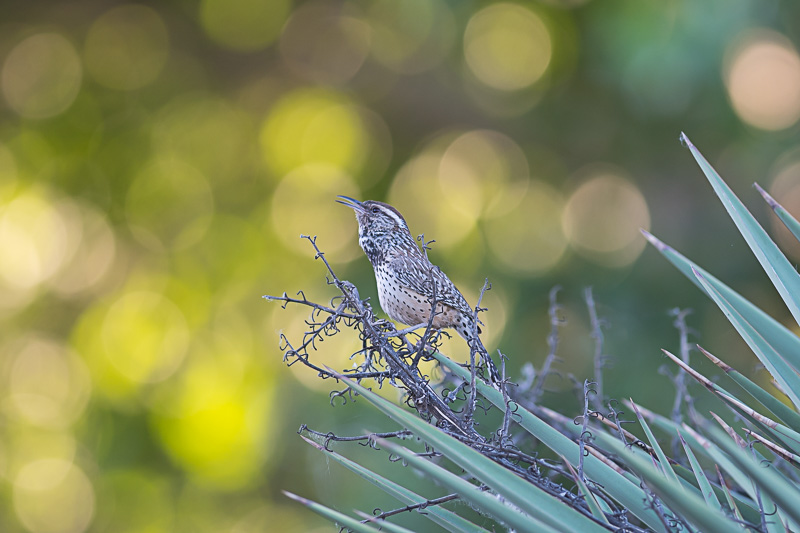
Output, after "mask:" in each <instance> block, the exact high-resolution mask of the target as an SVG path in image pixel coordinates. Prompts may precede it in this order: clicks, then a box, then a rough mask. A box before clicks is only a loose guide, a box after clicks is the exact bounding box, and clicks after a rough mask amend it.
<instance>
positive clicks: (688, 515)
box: [604, 439, 739, 533]
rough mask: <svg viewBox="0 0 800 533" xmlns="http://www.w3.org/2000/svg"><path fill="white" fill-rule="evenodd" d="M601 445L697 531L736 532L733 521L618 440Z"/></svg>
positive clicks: (735, 525)
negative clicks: (614, 454)
mask: <svg viewBox="0 0 800 533" xmlns="http://www.w3.org/2000/svg"><path fill="white" fill-rule="evenodd" d="M604 445H608V446H609V447H610V449H611V450H612V451H613V452H614V453H616V454H617V456H619V457H620V458H621V459H622V460H623V461H625V463H627V464H628V465H629V466H630V467H631V468H632V469H633V470H634V471H635V472H637V473H638V474H639V475H640V476H642V478H643V479H644V481H645V483H647V486H649V487H650V488H651V489H652V490H653V492H654V493H655V494H656V495H657V496H658V497H659V498H660V499H661V500H662V501H663V502H664V504H665V505H666V506H667V507H668V508H669V509H671V510H672V512H674V513H677V514H678V515H679V516H682V517H684V518H685V519H686V520H688V521H689V522H690V523H691V524H693V525H694V526H696V527H697V528H699V529H700V530H701V531H715V532H720V533H723V532H728V531H735V532H737V533H738V531H739V527H738V525H737V524H736V523H735V522H733V521H732V520H730V519H729V518H727V517H726V516H725V515H723V514H722V513H721V512H720V511H717V510H715V509H712V508H710V507H709V506H708V505H706V503H705V501H704V500H703V499H702V498H700V497H699V496H698V495H697V494H692V493H690V492H687V491H685V490H684V485H682V484H681V483H676V482H675V481H673V480H672V479H671V478H668V477H666V476H664V475H663V474H662V473H661V472H659V471H658V470H657V469H656V468H655V467H654V466H653V465H652V463H651V462H650V461H649V460H648V459H645V458H644V457H641V456H639V455H637V454H636V453H634V452H633V451H632V450H631V449H630V448H629V447H627V446H625V445H624V444H623V443H622V442H620V441H618V440H614V439H609V440H608V441H607V442H606V443H604Z"/></svg>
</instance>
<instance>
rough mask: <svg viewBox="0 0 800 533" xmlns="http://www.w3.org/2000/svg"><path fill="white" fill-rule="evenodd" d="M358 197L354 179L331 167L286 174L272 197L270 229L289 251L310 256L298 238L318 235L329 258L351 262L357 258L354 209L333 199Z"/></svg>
mask: <svg viewBox="0 0 800 533" xmlns="http://www.w3.org/2000/svg"><path fill="white" fill-rule="evenodd" d="M337 195H344V196H352V197H358V189H357V188H356V186H355V183H353V179H352V178H351V177H350V176H348V175H347V174H344V173H342V172H340V171H339V170H337V169H336V168H334V167H331V166H325V165H306V166H304V167H301V168H298V169H297V170H295V171H293V172H291V173H289V174H288V175H287V176H286V177H285V178H284V179H283V180H282V181H281V182H280V184H279V185H278V187H277V189H275V193H274V194H273V196H272V213H271V217H270V218H271V222H272V230H273V231H274V232H275V235H276V236H277V237H278V239H280V241H281V242H283V244H284V245H285V246H286V247H287V248H289V249H290V250H293V251H295V252H296V253H297V254H299V255H302V256H304V257H310V256H313V254H314V251H313V249H312V248H311V245H310V244H309V243H308V242H306V241H305V240H304V239H301V238H300V235H309V236H317V237H318V240H317V244H318V245H319V247H320V248H321V249H322V251H323V252H325V253H326V254H328V258H329V259H333V260H336V261H350V260H352V259H355V258H356V257H357V256H358V255H359V249H358V238H357V232H358V224H357V222H356V219H355V216H354V214H353V210H352V209H350V208H349V207H346V206H343V205H341V204H338V203H336V201H335V200H336V196H337Z"/></svg>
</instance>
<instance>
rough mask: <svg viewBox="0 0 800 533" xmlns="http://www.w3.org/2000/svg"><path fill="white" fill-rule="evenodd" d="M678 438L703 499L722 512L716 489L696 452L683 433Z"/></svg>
mask: <svg viewBox="0 0 800 533" xmlns="http://www.w3.org/2000/svg"><path fill="white" fill-rule="evenodd" d="M678 437H680V440H681V445H682V446H683V451H684V453H686V457H687V458H688V459H689V465H690V466H691V467H692V471H693V472H694V475H695V478H696V479H697V484H698V485H699V486H700V492H702V493H703V499H704V500H705V501H706V503H707V504H708V505H709V506H710V507H711V508H713V509H717V510H719V511H722V505H720V503H719V500H718V499H717V495H716V493H715V492H714V488H713V487H712V485H711V482H710V481H709V480H708V478H707V477H706V473H705V472H703V469H702V467H701V466H700V463H699V462H698V461H697V457H695V455H694V452H693V451H692V449H691V448H690V447H689V445H688V444H687V443H686V439H685V438H684V437H683V433H678Z"/></svg>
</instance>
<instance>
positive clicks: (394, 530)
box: [353, 509, 415, 533]
mask: <svg viewBox="0 0 800 533" xmlns="http://www.w3.org/2000/svg"><path fill="white" fill-rule="evenodd" d="M353 512H354V513H356V514H357V515H358V516H360V517H361V518H363V519H364V520H366V521H367V523H369V524H372V525H374V526H375V527H378V528H380V529H381V531H388V532H389V533H415V532H414V531H411V530H410V529H406V528H404V527H402V526H398V525H397V524H395V523H393V522H389V521H388V520H381V519H378V518H375V517H374V516H372V515H370V514H367V513H365V512H363V511H359V510H358V509H356V510H355V511H353Z"/></svg>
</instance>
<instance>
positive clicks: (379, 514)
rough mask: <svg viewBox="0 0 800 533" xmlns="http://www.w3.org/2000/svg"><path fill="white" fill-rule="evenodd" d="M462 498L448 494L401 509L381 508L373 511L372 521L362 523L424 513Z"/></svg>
mask: <svg viewBox="0 0 800 533" xmlns="http://www.w3.org/2000/svg"><path fill="white" fill-rule="evenodd" d="M459 498H460V496H459V495H458V494H448V495H447V496H441V497H439V498H433V499H431V500H425V501H424V502H421V503H415V504H413V505H406V506H405V507H400V508H399V509H393V510H391V511H382V510H381V509H380V508H376V509H374V510H373V511H372V514H373V515H374V516H373V518H372V519H370V520H366V519H365V520H362V521H361V523H363V524H366V523H368V522H374V521H377V520H384V519H386V518H389V517H390V516H394V515H397V514H400V513H407V512H409V511H420V512H421V511H424V510H425V509H427V508H428V507H433V506H434V505H441V504H443V503H447V502H451V501H453V500H457V499H459Z"/></svg>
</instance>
